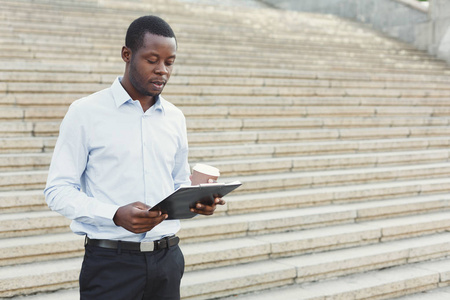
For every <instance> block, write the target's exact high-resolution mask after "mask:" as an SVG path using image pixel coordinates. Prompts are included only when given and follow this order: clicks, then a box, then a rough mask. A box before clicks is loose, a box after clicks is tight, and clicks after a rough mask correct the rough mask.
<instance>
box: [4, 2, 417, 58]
mask: <svg viewBox="0 0 450 300" xmlns="http://www.w3.org/2000/svg"><path fill="white" fill-rule="evenodd" d="M179 5H180V4H179V3H178V6H179ZM35 6H36V5H35ZM161 8H163V7H161ZM180 8H181V7H178V9H180ZM198 8H199V7H197V9H198ZM211 8H212V7H211ZM16 9H17V8H14V7H8V6H6V7H5V12H4V14H6V13H7V12H9V14H10V15H9V16H8V21H3V23H4V24H11V23H13V24H14V25H15V26H14V31H12V32H7V31H5V32H4V33H3V34H4V35H6V34H7V33H10V34H20V33H28V34H33V35H39V34H46V33H48V32H52V33H55V35H61V36H62V35H69V36H79V35H80V32H82V33H83V36H86V37H89V38H105V37H110V38H118V37H120V29H121V27H120V26H121V25H122V24H123V23H124V22H125V21H126V20H125V19H128V17H124V16H123V15H115V16H114V18H115V19H118V22H117V23H111V22H108V21H105V20H103V19H100V20H98V21H99V22H98V26H97V27H94V26H93V24H95V23H94V22H95V20H94V18H95V15H92V14H86V15H85V16H83V17H84V21H85V23H81V22H80V20H79V19H80V18H76V17H75V16H74V12H72V13H69V11H65V12H64V13H65V14H66V17H67V18H68V19H66V20H55V21H54V23H49V22H48V19H45V16H47V15H48V17H50V16H51V13H50V11H51V10H52V8H47V10H40V12H41V13H42V15H39V16H38V17H34V16H33V17H30V18H28V19H25V18H24V17H21V16H20V15H18V14H17V15H15V12H16ZM21 9H23V8H21ZM34 9H35V10H39V7H34ZM75 9H76V8H75ZM184 9H186V7H185V8H184ZM187 9H188V10H189V7H188V8H187ZM48 10H49V11H48ZM94 11H95V10H94ZM256 12H258V13H259V14H263V15H265V17H266V18H270V12H273V11H271V10H256ZM103 13H104V12H103ZM192 13H195V12H192ZM234 13H235V14H239V13H240V12H239V11H235V12H234ZM296 14H297V15H298V16H303V17H306V18H307V20H308V21H309V22H311V21H312V22H314V19H313V18H308V17H307V15H306V16H305V15H304V14H302V13H296ZM172 15H173V18H174V19H175V18H177V19H178V21H177V20H176V19H175V20H172V18H171V22H173V23H174V25H173V26H174V27H175V28H177V27H179V25H178V22H181V20H180V18H181V19H182V21H183V22H189V21H190V22H189V23H190V24H184V25H185V30H184V31H181V30H180V31H179V38H180V39H181V38H185V36H186V35H187V32H188V33H189V35H188V36H189V37H192V38H196V37H198V38H202V39H206V38H208V37H210V36H217V35H218V34H219V33H221V31H220V30H221V28H217V27H215V26H205V24H204V22H205V21H209V20H207V18H204V19H194V20H192V19H191V20H189V19H187V18H183V17H182V15H183V14H179V13H178V14H177V9H175V10H174V11H172ZM246 16H247V17H249V16H248V13H247V14H246ZM215 17H216V19H215V20H214V21H215V22H221V18H220V17H225V18H226V17H227V16H225V15H221V14H220V12H219V11H215ZM217 17H219V18H218V19H217ZM225 18H224V19H225ZM249 18H251V16H250V17H249ZM226 19H228V21H229V17H228V18H226ZM70 21H72V22H74V21H78V23H77V24H75V26H74V24H73V23H72V24H70ZM222 21H223V22H226V21H225V20H222ZM258 21H260V20H258ZM328 21H331V22H333V23H335V25H336V24H339V20H338V19H334V20H331V19H330V20H328ZM27 22H28V23H27ZM27 24H33V25H34V26H33V30H30V28H28V27H26V25H27ZM306 24H308V23H303V24H302V26H299V27H292V28H291V30H292V31H294V32H295V33H296V35H294V36H286V35H283V34H279V33H278V31H275V32H274V33H273V34H271V35H270V36H269V38H272V39H280V40H285V41H287V42H288V43H289V44H291V43H297V42H301V41H304V40H305V39H308V41H309V43H308V44H314V43H317V42H320V41H321V40H322V39H324V37H327V38H328V39H327V40H329V43H330V44H334V43H338V44H339V45H338V46H339V47H340V48H342V47H345V46H347V45H343V44H345V42H344V43H343V41H344V39H345V38H348V37H349V36H351V37H352V38H353V39H354V41H348V42H347V43H348V44H350V43H352V42H355V43H357V41H364V43H365V46H366V48H370V46H371V45H373V46H375V47H377V48H382V47H383V46H385V45H386V44H387V41H386V40H384V41H382V43H383V44H385V45H382V44H381V43H380V41H381V39H374V38H373V36H372V34H371V33H369V31H368V30H367V31H364V32H363V31H361V32H358V33H355V32H354V31H351V29H348V28H346V27H343V26H339V28H336V29H337V30H334V31H333V32H332V33H331V32H330V31H328V30H322V29H321V27H311V26H307V25H306ZM227 25H228V27H229V28H230V30H233V32H235V33H239V34H238V35H236V36H230V37H226V38H227V39H228V40H233V41H236V40H240V39H244V38H248V39H249V40H250V41H257V40H261V37H262V32H261V31H260V30H258V29H259V28H254V27H253V26H249V25H248V24H246V23H242V24H241V27H237V26H233V25H232V24H227ZM273 25H274V26H276V23H274V24H273ZM88 29H90V30H88ZM46 30H47V31H46ZM103 31H104V32H105V35H103V36H102V35H101V34H100V33H101V32H103ZM318 35H320V36H319V37H318ZM312 36H316V39H315V40H313V39H311V37H312ZM398 45H399V43H396V42H393V41H392V42H391V43H389V46H394V47H395V48H398ZM386 46H387V45H386ZM383 48H385V49H386V50H388V48H387V47H383ZM410 48H411V49H412V47H410ZM280 50H282V49H280ZM410 51H412V50H410ZM416 55H420V53H417V51H416Z"/></svg>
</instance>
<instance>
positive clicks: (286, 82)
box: [0, 72, 450, 92]
mask: <svg viewBox="0 0 450 300" xmlns="http://www.w3.org/2000/svg"><path fill="white" fill-rule="evenodd" d="M187 75H189V74H187ZM311 75H313V74H311ZM241 76H242V75H240V76H237V77H228V76H227V77H225V76H223V75H218V76H214V77H211V76H205V75H199V76H195V77H193V76H186V75H184V76H183V75H176V76H173V77H172V78H171V79H170V85H173V86H187V85H189V86H233V87H235V86H256V87H257V86H264V87H271V86H285V87H291V86H296V87H322V88H365V89H399V88H401V89H417V90H419V89H441V90H448V89H450V88H449V87H448V82H421V83H420V84H418V82H414V81H408V82H396V81H393V82H392V81H368V80H366V79H362V80H361V79H359V78H357V76H355V78H354V79H353V80H347V78H344V79H345V80H342V79H341V78H337V79H321V78H314V77H313V76H311V77H313V78H311V79H296V78H267V77H266V78H257V77H253V78H248V77H241ZM115 77H116V76H115V75H113V74H105V75H102V74H79V73H73V74H66V73H45V72H40V73H27V74H23V72H9V73H1V74H0V80H1V81H2V82H9V83H14V84H16V83H26V84H29V83H32V84H38V83H39V84H42V85H44V86H45V85H46V84H49V83H52V84H55V83H58V84H73V85H74V86H75V87H77V86H78V85H80V84H83V85H89V84H91V83H98V84H110V83H111V82H113V81H114V79H115ZM6 88H7V89H8V88H9V85H7V86H6ZM21 92H22V91H21ZM23 92H26V91H23Z"/></svg>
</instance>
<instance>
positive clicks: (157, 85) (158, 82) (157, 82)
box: [150, 80, 166, 90]
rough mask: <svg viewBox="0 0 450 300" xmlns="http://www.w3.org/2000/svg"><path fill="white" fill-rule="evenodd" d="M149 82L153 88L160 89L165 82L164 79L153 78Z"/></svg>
mask: <svg viewBox="0 0 450 300" xmlns="http://www.w3.org/2000/svg"><path fill="white" fill-rule="evenodd" d="M150 84H151V85H152V86H153V88H154V89H156V90H162V89H163V88H164V86H165V85H166V82H165V81H164V80H155V81H151V82H150Z"/></svg>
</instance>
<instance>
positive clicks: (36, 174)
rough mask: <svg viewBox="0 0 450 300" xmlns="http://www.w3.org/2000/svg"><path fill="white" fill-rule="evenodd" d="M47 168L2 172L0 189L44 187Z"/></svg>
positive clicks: (0, 173) (0, 174)
mask: <svg viewBox="0 0 450 300" xmlns="http://www.w3.org/2000/svg"><path fill="white" fill-rule="evenodd" d="M47 174H48V171H47V170H33V171H30V170H28V171H17V172H0V191H13V190H14V191H17V190H18V191H20V190H34V189H43V188H44V187H45V183H46V181H47Z"/></svg>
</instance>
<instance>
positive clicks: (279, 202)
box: [217, 178, 450, 215]
mask: <svg viewBox="0 0 450 300" xmlns="http://www.w3.org/2000/svg"><path fill="white" fill-rule="evenodd" d="M449 185H450V180H449V179H446V178H438V179H425V180H410V181H397V182H387V183H386V182H384V183H369V184H360V185H345V186H336V187H320V188H312V189H302V190H289V191H278V192H266V193H261V194H258V197H255V195H252V194H248V195H247V194H242V195H239V194H238V195H230V196H228V197H226V200H227V205H226V206H225V207H219V208H218V209H217V212H222V213H226V214H228V215H234V214H246V213H249V212H258V211H272V210H277V209H280V207H283V208H285V209H293V208H301V207H311V206H322V205H329V204H339V203H355V202H358V201H371V200H383V199H391V198H401V197H413V196H418V195H430V194H438V193H443V192H445V191H446V189H448V188H449Z"/></svg>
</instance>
